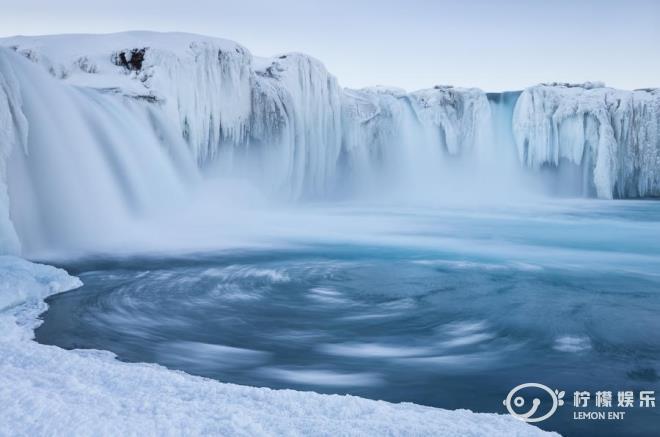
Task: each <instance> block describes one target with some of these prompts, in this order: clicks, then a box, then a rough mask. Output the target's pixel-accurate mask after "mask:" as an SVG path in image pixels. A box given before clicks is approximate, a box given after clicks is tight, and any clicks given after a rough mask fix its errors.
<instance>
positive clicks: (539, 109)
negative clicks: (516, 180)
mask: <svg viewBox="0 0 660 437" xmlns="http://www.w3.org/2000/svg"><path fill="white" fill-rule="evenodd" d="M513 130H514V134H515V138H516V144H517V146H518V153H519V157H520V161H521V162H522V163H524V164H525V165H528V166H530V167H533V168H538V167H541V166H544V165H550V166H561V165H565V164H563V163H562V161H565V162H567V163H570V164H575V165H578V166H581V167H582V171H584V172H585V173H586V176H587V180H588V181H589V183H591V184H593V188H594V189H595V191H596V194H597V195H598V197H601V198H612V197H621V198H625V197H643V196H659V195H660V90H657V89H656V90H636V91H620V90H615V89H612V88H606V87H605V86H604V85H602V84H599V83H587V84H582V85H568V84H548V85H539V86H535V87H531V88H528V89H526V90H525V91H524V92H523V93H522V94H521V95H520V97H519V99H518V102H517V104H516V107H515V111H514V119H513Z"/></svg>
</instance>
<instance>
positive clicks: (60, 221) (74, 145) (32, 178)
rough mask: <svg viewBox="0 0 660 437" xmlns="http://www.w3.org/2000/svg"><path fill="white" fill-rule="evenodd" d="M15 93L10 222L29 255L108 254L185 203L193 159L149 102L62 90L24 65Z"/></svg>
mask: <svg viewBox="0 0 660 437" xmlns="http://www.w3.org/2000/svg"><path fill="white" fill-rule="evenodd" d="M0 57H1V58H2V59H1V61H0V62H2V65H3V67H4V68H3V72H4V73H5V74H7V70H6V68H7V67H8V66H9V64H10V65H11V67H10V68H11V69H12V70H13V77H14V78H15V79H16V82H15V83H14V85H15V86H16V87H17V88H16V89H14V90H12V92H14V93H15V94H16V95H19V96H20V101H21V104H20V107H15V108H12V109H13V111H14V113H15V114H16V113H17V111H19V110H20V111H21V114H22V117H24V118H25V119H26V120H27V126H26V128H27V129H28V132H27V135H26V136H25V138H24V141H25V144H16V146H18V147H14V148H13V150H12V151H11V154H10V156H9V158H8V161H7V179H6V180H7V185H8V188H9V205H11V208H10V215H11V219H12V222H13V223H14V225H15V227H16V232H17V233H18V235H19V236H20V240H21V243H22V244H23V246H24V249H25V250H26V251H28V252H32V251H40V250H45V249H47V248H53V247H68V248H70V249H75V248H76V247H79V246H80V245H84V244H86V243H87V244H89V243H90V242H91V241H95V242H98V243H99V244H103V243H105V242H110V241H112V239H113V238H116V237H117V236H118V235H122V234H125V233H126V232H128V230H129V229H130V228H131V226H132V223H133V222H134V221H135V220H136V219H138V218H139V217H141V216H148V215H156V214H158V213H161V212H163V211H164V210H166V209H168V208H170V207H171V206H173V205H176V203H177V202H180V201H181V200H182V199H183V197H184V196H185V193H186V186H187V185H188V184H190V183H192V182H194V180H195V178H196V172H197V170H196V168H195V166H194V164H193V158H192V156H191V154H190V153H189V152H188V151H187V148H185V147H183V146H182V139H181V138H180V136H179V135H178V133H175V132H173V131H172V129H171V128H169V127H168V123H167V122H166V121H165V120H164V119H163V117H162V114H160V113H159V111H157V110H155V108H152V107H150V106H149V105H147V104H145V103H144V102H139V101H132V100H131V99H129V98H117V97H114V96H107V95H104V94H101V93H98V92H96V91H94V90H89V89H85V88H73V87H70V86H65V85H62V84H61V83H58V82H57V81H56V80H54V79H52V78H51V77H49V76H48V75H47V74H46V73H45V72H43V71H41V70H40V69H35V68H34V66H33V65H30V64H29V62H27V61H26V60H24V59H21V58H19V57H18V56H17V55H14V54H11V53H6V52H2V53H0Z"/></svg>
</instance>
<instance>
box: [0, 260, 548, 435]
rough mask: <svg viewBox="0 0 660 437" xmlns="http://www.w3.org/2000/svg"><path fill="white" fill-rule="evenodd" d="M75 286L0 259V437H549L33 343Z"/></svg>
mask: <svg viewBox="0 0 660 437" xmlns="http://www.w3.org/2000/svg"><path fill="white" fill-rule="evenodd" d="M80 285H81V283H80V281H79V280H78V279H76V278H74V277H71V276H69V275H68V274H67V273H66V272H64V271H63V270H61V269H57V268H54V267H50V266H45V265H39V264H32V263H30V262H28V261H25V260H22V259H19V258H14V257H0V405H2V408H1V409H0V435H46V434H47V435H95V436H97V435H144V436H147V435H182V434H185V435H244V436H252V435H264V436H267V435H272V436H281V435H291V436H294V435H328V436H330V435H333V436H334V435H346V436H349V435H356V436H357V435H360V436H363V435H418V436H419V435H429V436H485V435H488V436H512V435H520V436H522V435H524V436H534V435H539V436H540V435H556V434H552V433H545V432H543V431H541V430H539V429H538V428H535V427H532V426H530V425H527V424H525V423H523V422H520V421H518V420H517V419H515V418H513V417H511V416H502V415H496V414H475V413H472V412H470V411H466V410H458V411H446V410H440V409H434V408H428V407H422V406H418V405H414V404H391V403H387V402H382V401H372V400H367V399H361V398H358V397H354V396H338V395H319V394H316V393H311V392H297V391H292V390H270V389H266V388H253V387H242V386H237V385H233V384H222V383H219V382H217V381H214V380H209V379H205V378H201V377H195V376H191V375H188V374H186V373H183V372H179V371H171V370H168V369H166V368H164V367H161V366H158V365H154V364H129V363H123V362H120V361H117V360H115V358H114V355H113V354H111V353H109V352H104V351H95V350H74V351H66V350H64V349H60V348H58V347H55V346H45V345H41V344H38V343H36V342H34V341H32V340H31V337H32V328H33V327H34V326H35V322H36V320H35V319H36V316H37V315H38V313H39V312H41V311H43V310H44V309H45V307H46V305H45V303H44V302H43V301H42V299H43V298H44V297H46V296H47V295H49V294H52V293H58V292H62V291H66V290H69V289H72V288H76V287H79V286H80Z"/></svg>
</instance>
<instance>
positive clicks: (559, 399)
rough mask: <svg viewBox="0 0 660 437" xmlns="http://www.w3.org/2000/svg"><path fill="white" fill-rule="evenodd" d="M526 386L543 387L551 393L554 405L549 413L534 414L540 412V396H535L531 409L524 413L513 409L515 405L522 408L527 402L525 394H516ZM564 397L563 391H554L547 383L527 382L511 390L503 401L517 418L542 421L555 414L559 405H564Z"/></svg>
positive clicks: (525, 420) (542, 388) (510, 412)
mask: <svg viewBox="0 0 660 437" xmlns="http://www.w3.org/2000/svg"><path fill="white" fill-rule="evenodd" d="M526 388H537V389H541V390H543V391H545V392H546V393H548V395H550V399H551V400H552V406H551V407H550V409H549V410H548V412H547V413H545V414H543V415H542V416H537V417H534V414H536V413H537V412H538V410H539V407H540V405H541V400H540V399H539V398H534V399H533V400H532V405H531V407H529V409H528V410H527V411H526V412H524V413H518V412H516V411H515V410H514V409H513V408H514V407H516V408H522V407H524V406H525V404H526V402H527V401H526V400H525V398H524V397H523V396H516V394H517V393H518V392H520V391H522V390H524V389H526ZM514 396H515V397H514ZM563 398H564V392H563V391H559V390H555V391H553V390H552V389H551V388H550V387H548V386H546V385H543V384H539V383H537V382H527V383H525V384H520V385H518V386H516V387H514V388H513V389H512V390H511V391H510V392H509V394H508V395H507V397H506V399H505V400H504V402H503V403H504V405H505V406H506V409H507V410H509V414H511V415H512V416H513V417H515V418H516V419H520V420H522V421H524V422H541V421H542V420H545V419H547V418H548V417H550V416H552V415H553V414H555V411H557V407H560V406H562V405H564V400H563Z"/></svg>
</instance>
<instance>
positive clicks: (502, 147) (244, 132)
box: [0, 32, 660, 253]
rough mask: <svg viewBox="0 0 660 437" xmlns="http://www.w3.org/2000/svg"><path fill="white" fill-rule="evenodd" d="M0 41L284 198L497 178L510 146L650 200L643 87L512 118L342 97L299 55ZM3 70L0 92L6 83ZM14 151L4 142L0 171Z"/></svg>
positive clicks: (429, 97)
mask: <svg viewBox="0 0 660 437" xmlns="http://www.w3.org/2000/svg"><path fill="white" fill-rule="evenodd" d="M0 46H3V47H6V48H9V49H12V50H14V51H16V52H17V53H19V54H21V55H22V56H23V57H25V58H27V59H29V60H30V61H32V62H33V63H35V64H36V65H39V66H40V67H41V68H42V69H44V70H45V71H47V72H48V74H49V75H51V76H52V77H55V78H57V79H58V80H60V81H62V82H63V83H66V84H68V85H73V86H75V87H85V88H87V89H93V90H96V91H97V92H101V93H104V94H117V95H119V96H127V97H130V98H132V99H136V100H140V101H142V102H144V103H146V104H148V105H149V106H150V109H149V111H151V112H152V113H158V117H160V118H162V119H163V120H167V121H168V123H169V124H170V125H171V126H174V127H175V128H176V130H177V131H178V135H179V136H180V137H181V138H183V140H184V143H185V144H187V148H188V150H189V152H190V153H191V154H192V155H193V159H194V160H196V162H197V164H198V166H199V167H200V169H206V168H207V167H210V168H213V169H214V171H217V172H220V173H221V174H223V175H225V176H231V177H246V176H247V177H248V179H253V180H254V181H255V183H256V184H257V185H258V186H259V187H260V188H261V189H262V190H264V191H265V192H266V193H267V194H269V195H277V196H282V197H284V198H286V199H294V200H296V199H301V198H319V197H327V196H332V195H335V194H336V192H337V191H342V190H345V189H346V188H347V187H348V188H349V191H361V190H362V191H368V190H369V189H370V188H371V187H376V188H378V187H382V186H383V182H387V181H390V182H391V185H393V186H396V185H399V186H401V187H405V188H404V190H408V191H414V190H418V188H419V185H420V184H426V185H427V186H432V187H433V189H435V186H436V185H438V186H446V185H447V184H448V183H449V182H451V181H447V180H443V181H441V182H437V181H435V182H433V178H434V177H437V175H438V174H440V173H442V174H447V173H448V168H445V166H446V165H447V164H448V163H453V162H456V159H455V158H457V157H459V158H460V161H459V162H465V161H469V162H474V163H477V164H478V165H481V166H482V167H481V168H479V169H478V171H475V173H477V174H479V175H486V176H488V177H490V176H492V175H497V174H498V172H497V171H496V167H498V166H499V167H500V171H499V173H500V174H503V173H506V174H508V173H511V171H510V169H509V168H508V167H507V165H508V162H509V161H510V155H511V152H512V151H514V149H516V148H517V156H518V159H519V164H521V165H522V166H526V167H530V168H532V169H534V170H538V169H540V168H542V167H551V168H558V167H559V166H565V165H566V164H564V163H569V164H571V165H575V166H579V167H580V168H582V171H583V173H584V175H585V177H584V179H585V180H587V181H588V185H590V186H593V188H594V192H595V195H597V196H598V197H601V198H611V197H640V196H658V195H660V172H659V171H658V168H660V139H659V138H660V136H659V134H658V129H659V128H658V123H660V121H659V120H660V103H659V101H660V97H659V96H660V92H658V91H654V90H638V91H620V90H614V89H611V88H606V87H605V86H604V85H603V84H602V83H599V82H588V83H585V84H577V85H572V84H564V83H549V84H542V85H539V86H535V87H531V88H528V89H526V90H525V91H524V92H523V93H522V94H521V96H520V97H519V98H518V100H517V103H516V105H515V111H514V114H513V121H511V120H510V118H509V116H508V115H507V116H500V115H498V114H492V111H491V109H490V108H489V105H488V99H487V97H486V94H485V93H484V92H483V91H481V90H479V89H475V88H454V87H451V86H436V87H435V88H432V89H427V90H420V91H415V92H412V93H408V92H406V91H404V90H401V89H398V88H392V87H382V86H379V87H370V88H365V89H361V90H351V89H343V88H342V87H341V86H340V85H339V83H338V81H337V79H336V78H335V77H334V76H333V75H332V74H330V73H329V72H328V71H327V70H326V68H325V67H324V66H323V64H322V63H321V62H319V61H318V60H316V59H314V58H312V57H310V56H307V55H303V54H300V53H288V54H283V55H279V56H275V57H271V58H262V57H255V56H252V54H251V53H250V52H249V51H248V50H247V49H246V48H244V47H242V46H241V45H239V44H237V43H235V42H232V41H228V40H223V39H219V38H210V37H205V36H200V35H192V34H185V33H156V32H124V33H117V34H107V35H55V36H41V37H38V36H37V37H12V38H4V39H0ZM4 70H7V68H3V71H4ZM0 75H2V76H3V78H2V80H1V81H0V84H2V83H6V82H8V81H10V80H11V75H10V74H6V75H5V74H2V73H0ZM4 76H7V77H4ZM3 88H5V89H6V87H0V90H2V89H3ZM16 97H17V95H16V93H15V92H14V94H13V97H12V100H9V99H8V95H7V93H6V92H5V93H2V92H0V105H2V106H3V107H2V108H0V123H2V125H0V130H2V131H3V133H0V135H5V136H6V135H8V133H7V125H8V123H13V124H15V125H17V123H18V125H21V126H25V125H26V124H25V120H21V119H20V118H21V114H20V111H17V110H16V108H17V107H20V101H18V100H16ZM18 97H19V98H20V95H19V96H18ZM7 101H8V102H9V103H6V102H7ZM7 105H9V108H6V106H7ZM8 114H10V115H8ZM505 115H506V114H505ZM12 120H13V121H12ZM493 122H495V123H506V124H507V126H505V127H504V128H501V127H500V128H498V129H496V131H497V132H500V133H502V135H499V134H498V135H492V130H491V128H492V124H493ZM509 124H510V125H509ZM145 127H148V126H145ZM108 128H109V129H112V128H113V127H112V126H110V125H109V126H108ZM24 131H25V129H24V128H21V129H15V130H14V131H13V132H19V133H21V135H24V134H25V132H24ZM511 132H513V135H511ZM12 135H13V134H12ZM511 137H515V141H514V140H513V139H511ZM0 138H2V137H0ZM14 142H15V141H13V140H12V141H3V146H2V149H0V169H1V167H2V166H3V160H6V159H7V158H6V157H7V156H8V153H9V150H10V149H11V145H12V144H13V143H14ZM175 143H176V141H175ZM7 144H9V146H7ZM168 146H169V147H170V148H171V149H180V147H179V145H178V144H175V145H172V144H168ZM177 153H179V154H181V153H183V152H182V151H181V150H177ZM484 164H485V165H486V166H491V167H492V168H490V169H488V168H486V169H485V170H484ZM0 174H2V175H4V172H2V170H0ZM448 178H449V179H451V177H449V176H448ZM455 184H456V185H462V184H464V182H461V181H455ZM490 185H494V186H497V183H493V184H490ZM385 186H386V187H387V185H385ZM389 188H391V187H389ZM501 189H505V188H501ZM2 191H5V190H3V189H2V187H0V202H3V200H2V199H1V198H2ZM4 202H5V203H6V200H5V201H4ZM0 226H2V229H3V233H2V235H3V238H4V239H5V240H6V244H3V245H2V246H3V247H10V246H12V247H14V250H13V252H14V253H15V252H16V245H17V244H16V242H15V241H14V242H13V243H11V242H10V241H8V240H9V239H10V238H12V237H8V235H11V231H10V229H9V228H10V226H9V225H8V223H7V219H6V217H5V218H2V217H0ZM14 240H15V238H14Z"/></svg>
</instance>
